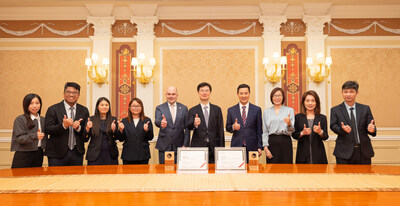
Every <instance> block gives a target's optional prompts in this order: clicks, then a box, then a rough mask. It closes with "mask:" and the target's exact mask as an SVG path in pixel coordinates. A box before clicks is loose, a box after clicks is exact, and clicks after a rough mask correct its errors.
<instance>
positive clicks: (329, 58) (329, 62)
mask: <svg viewBox="0 0 400 206" xmlns="http://www.w3.org/2000/svg"><path fill="white" fill-rule="evenodd" d="M325 64H326V65H328V67H329V66H331V65H332V57H326V59H325Z"/></svg>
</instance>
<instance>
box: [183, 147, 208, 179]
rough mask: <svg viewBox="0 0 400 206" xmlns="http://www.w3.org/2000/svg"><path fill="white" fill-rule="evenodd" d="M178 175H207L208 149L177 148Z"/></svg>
mask: <svg viewBox="0 0 400 206" xmlns="http://www.w3.org/2000/svg"><path fill="white" fill-rule="evenodd" d="M177 163H178V169H177V172H178V173H208V147H186V148H181V147H179V148H178V161H177Z"/></svg>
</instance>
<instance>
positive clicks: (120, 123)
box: [117, 121, 125, 132]
mask: <svg viewBox="0 0 400 206" xmlns="http://www.w3.org/2000/svg"><path fill="white" fill-rule="evenodd" d="M117 123H118V129H119V131H120V132H123V131H124V129H125V125H124V123H122V122H121V121H117Z"/></svg>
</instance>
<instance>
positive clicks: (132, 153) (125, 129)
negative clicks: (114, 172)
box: [119, 98, 154, 165]
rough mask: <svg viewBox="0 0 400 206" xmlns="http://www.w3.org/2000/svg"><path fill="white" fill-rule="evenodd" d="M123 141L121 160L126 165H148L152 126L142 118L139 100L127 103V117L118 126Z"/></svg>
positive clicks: (146, 118) (145, 118)
mask: <svg viewBox="0 0 400 206" xmlns="http://www.w3.org/2000/svg"><path fill="white" fill-rule="evenodd" d="M119 129H120V132H121V137H120V141H124V144H123V148H122V155H121V159H122V161H123V163H124V165H126V164H148V163H149V159H150V148H149V141H150V140H152V139H153V137H154V134H153V124H152V122H151V119H150V118H148V117H146V116H144V108H143V103H142V101H141V100H140V99H139V98H133V99H132V100H131V101H130V102H129V110H128V117H126V118H124V119H123V120H122V124H120V126H119Z"/></svg>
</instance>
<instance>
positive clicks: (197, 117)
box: [194, 114, 201, 127]
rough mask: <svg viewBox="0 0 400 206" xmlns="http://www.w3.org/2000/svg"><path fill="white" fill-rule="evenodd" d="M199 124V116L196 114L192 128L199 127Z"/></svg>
mask: <svg viewBox="0 0 400 206" xmlns="http://www.w3.org/2000/svg"><path fill="white" fill-rule="evenodd" d="M200 123H201V120H200V118H199V115H198V114H196V117H195V118H194V126H196V127H197V126H199V125H200Z"/></svg>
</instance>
